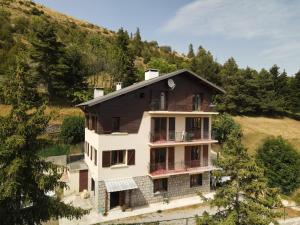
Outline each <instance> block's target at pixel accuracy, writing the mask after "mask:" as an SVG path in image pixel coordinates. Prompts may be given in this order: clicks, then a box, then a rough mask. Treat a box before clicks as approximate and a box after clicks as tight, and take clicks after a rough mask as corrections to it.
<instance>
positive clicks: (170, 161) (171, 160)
mask: <svg viewBox="0 0 300 225" xmlns="http://www.w3.org/2000/svg"><path fill="white" fill-rule="evenodd" d="M174 164H175V162H174V147H172V148H168V168H169V170H174V166H175V165H174Z"/></svg>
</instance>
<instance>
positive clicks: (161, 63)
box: [147, 57, 176, 74]
mask: <svg viewBox="0 0 300 225" xmlns="http://www.w3.org/2000/svg"><path fill="white" fill-rule="evenodd" d="M147 68H149V69H158V70H159V72H160V73H162V74H164V73H169V72H172V71H174V70H176V65H174V64H170V63H168V62H167V61H166V60H165V59H163V58H154V57H152V58H151V60H150V61H149V62H148V64H147Z"/></svg>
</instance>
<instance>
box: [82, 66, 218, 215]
mask: <svg viewBox="0 0 300 225" xmlns="http://www.w3.org/2000/svg"><path fill="white" fill-rule="evenodd" d="M117 85H118V88H117V90H116V91H115V92H112V93H110V94H107V95H103V91H101V90H96V91H95V95H96V97H95V98H94V99H93V100H90V101H87V102H84V103H82V104H80V105H78V106H79V107H80V108H81V109H82V110H83V111H84V113H85V118H86V129H85V162H86V164H87V165H88V176H87V179H88V182H87V189H88V190H89V191H90V192H91V195H92V196H94V199H95V204H96V205H97V206H98V208H99V210H100V211H103V212H105V213H106V212H108V211H109V210H111V209H114V208H116V207H118V206H121V207H122V208H126V207H129V208H132V207H136V206H142V205H147V204H149V203H154V202H159V201H169V200H172V199H178V198H183V197H188V196H193V195H196V194H197V193H198V192H199V191H201V192H208V191H210V171H212V170H213V169H214V167H213V166H212V163H211V156H210V155H211V144H213V143H216V142H217V141H216V140H213V138H212V136H211V123H212V115H214V114H217V113H216V112H214V110H212V104H211V102H212V97H213V95H215V94H220V93H224V91H223V90H222V89H221V88H219V87H218V86H216V85H214V84H212V83H211V82H209V81H207V80H205V79H203V78H201V77H200V76H198V75H196V74H194V73H192V72H190V71H188V70H178V71H175V72H172V73H169V74H165V75H162V76H159V73H158V71H157V70H148V71H146V72H145V80H144V81H142V82H139V83H136V84H133V85H131V86H129V87H126V88H121V84H119V83H118V84H117Z"/></svg>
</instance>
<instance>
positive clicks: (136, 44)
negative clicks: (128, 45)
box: [132, 28, 143, 56]
mask: <svg viewBox="0 0 300 225" xmlns="http://www.w3.org/2000/svg"><path fill="white" fill-rule="evenodd" d="M132 42H133V43H132V44H133V53H134V55H135V56H141V55H142V50H143V42H142V38H141V33H140V29H139V28H137V29H136V32H135V34H134V37H133V40H132Z"/></svg>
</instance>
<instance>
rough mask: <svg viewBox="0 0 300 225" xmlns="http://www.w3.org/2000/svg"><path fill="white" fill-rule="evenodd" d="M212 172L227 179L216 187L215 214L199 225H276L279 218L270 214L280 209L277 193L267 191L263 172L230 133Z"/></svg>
mask: <svg viewBox="0 0 300 225" xmlns="http://www.w3.org/2000/svg"><path fill="white" fill-rule="evenodd" d="M217 167H219V168H221V169H220V170H217V171H215V175H216V177H217V179H220V178H221V177H224V176H229V177H230V180H227V181H226V182H224V183H223V184H222V186H221V187H218V188H217V190H216V193H215V196H214V199H213V200H211V206H212V207H216V208H217V213H216V214H214V215H212V216H211V218H212V219H211V218H209V217H208V216H206V217H204V218H203V219H202V220H199V221H198V224H199V225H200V224H201V225H204V224H207V225H208V224H209V225H212V224H213V225H224V224H228V225H231V224H235V225H249V224H256V225H269V224H270V223H271V222H273V223H274V224H278V222H277V221H276V219H275V218H277V217H278V216H279V215H280V214H279V213H277V212H275V211H273V208H274V207H277V206H279V205H280V204H281V203H280V197H279V195H278V190H277V189H274V188H269V187H268V186H267V182H266V180H265V178H264V174H263V170H262V169H261V168H260V167H258V166H257V164H256V163H255V160H254V159H253V158H251V157H250V156H249V154H248V153H247V150H246V149H245V147H244V146H243V145H242V143H241V140H240V139H239V138H236V134H235V133H232V134H231V135H230V137H229V138H228V140H227V141H226V143H225V144H224V148H223V150H222V154H221V155H220V157H219V159H218V160H217Z"/></svg>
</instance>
